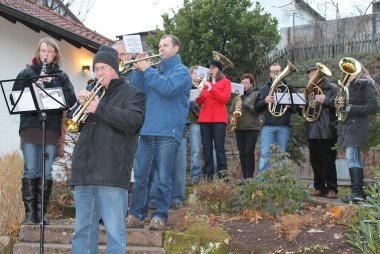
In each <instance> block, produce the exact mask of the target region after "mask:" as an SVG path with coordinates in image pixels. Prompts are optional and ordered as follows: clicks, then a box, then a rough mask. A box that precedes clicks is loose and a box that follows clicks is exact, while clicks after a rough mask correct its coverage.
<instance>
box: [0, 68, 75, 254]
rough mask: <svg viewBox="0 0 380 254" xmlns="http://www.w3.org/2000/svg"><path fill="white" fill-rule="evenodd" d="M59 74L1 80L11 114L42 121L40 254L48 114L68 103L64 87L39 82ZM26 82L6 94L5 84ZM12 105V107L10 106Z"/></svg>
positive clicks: (42, 232) (64, 107)
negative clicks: (32, 114) (31, 114)
mask: <svg viewBox="0 0 380 254" xmlns="http://www.w3.org/2000/svg"><path fill="white" fill-rule="evenodd" d="M56 76H57V74H53V75H43V76H34V77H31V76H30V75H29V76H26V77H23V78H16V79H8V80H0V86H1V90H2V92H3V95H4V99H5V102H6V104H7V108H8V111H9V114H11V115H14V114H22V113H24V112H36V113H37V114H38V116H39V118H40V120H41V125H42V152H41V161H42V163H41V164H42V167H41V177H42V180H41V181H42V183H41V184H42V193H41V199H42V202H41V220H40V254H43V253H44V232H45V222H44V217H45V213H44V208H45V207H44V206H45V204H44V200H45V193H44V192H45V158H46V157H47V154H46V153H45V136H46V119H47V116H46V112H47V111H50V110H67V109H68V107H67V103H66V98H65V94H64V93H63V89H62V87H52V88H44V87H42V86H41V85H40V84H39V82H37V81H39V80H42V79H43V78H54V77H56ZM22 80H24V81H26V83H27V86H25V87H23V88H22V90H20V91H11V92H10V94H9V97H8V96H7V94H6V91H5V89H4V86H3V83H7V82H12V83H13V82H15V81H22ZM10 105H12V107H11V106H10Z"/></svg>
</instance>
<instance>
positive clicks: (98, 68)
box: [94, 65, 108, 73]
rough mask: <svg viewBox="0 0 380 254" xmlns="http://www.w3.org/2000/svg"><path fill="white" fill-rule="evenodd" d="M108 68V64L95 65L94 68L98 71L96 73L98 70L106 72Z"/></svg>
mask: <svg viewBox="0 0 380 254" xmlns="http://www.w3.org/2000/svg"><path fill="white" fill-rule="evenodd" d="M107 69H108V66H106V65H103V66H99V67H95V68H94V72H96V73H98V72H100V71H101V72H104V71H105V70H107Z"/></svg>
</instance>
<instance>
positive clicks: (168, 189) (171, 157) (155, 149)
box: [130, 135, 179, 221]
mask: <svg viewBox="0 0 380 254" xmlns="http://www.w3.org/2000/svg"><path fill="white" fill-rule="evenodd" d="M178 145H179V144H178V141H177V140H176V139H175V138H174V137H160V136H146V135H144V136H140V139H139V141H138V145H137V152H136V159H135V169H134V178H135V183H134V186H133V193H132V204H131V208H130V214H132V215H133V216H135V217H137V218H138V219H140V220H144V219H145V217H146V216H147V213H148V199H149V182H150V181H149V180H150V178H152V177H153V176H154V173H153V172H154V171H158V188H157V192H156V211H155V212H154V213H153V214H152V217H159V218H160V219H162V220H164V221H166V220H167V218H168V210H169V208H170V205H171V202H172V178H171V176H172V171H173V168H174V163H175V158H176V154H177V149H178ZM153 162H154V167H153V166H152V163H153ZM152 171H153V172H152Z"/></svg>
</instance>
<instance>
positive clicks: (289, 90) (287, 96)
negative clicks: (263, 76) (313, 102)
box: [275, 85, 307, 108]
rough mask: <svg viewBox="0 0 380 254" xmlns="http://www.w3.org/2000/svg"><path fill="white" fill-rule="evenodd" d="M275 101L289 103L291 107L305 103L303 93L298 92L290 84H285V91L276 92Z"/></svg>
mask: <svg viewBox="0 0 380 254" xmlns="http://www.w3.org/2000/svg"><path fill="white" fill-rule="evenodd" d="M275 101H276V103H277V104H280V105H290V106H291V108H293V107H294V106H305V105H306V104H307V102H306V98H305V95H304V93H298V92H297V91H295V89H294V87H293V86H292V85H286V89H285V91H281V92H276V93H275Z"/></svg>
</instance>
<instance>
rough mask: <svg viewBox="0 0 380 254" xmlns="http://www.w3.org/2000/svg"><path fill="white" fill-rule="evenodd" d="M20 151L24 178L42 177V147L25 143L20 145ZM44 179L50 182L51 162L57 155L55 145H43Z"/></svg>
mask: <svg viewBox="0 0 380 254" xmlns="http://www.w3.org/2000/svg"><path fill="white" fill-rule="evenodd" d="M21 150H22V153H23V156H24V178H28V179H32V178H39V177H42V164H41V159H42V145H39V144H32V143H26V144H22V146H21ZM45 153H47V154H48V155H47V157H45V179H47V180H51V179H52V175H51V172H52V170H53V161H54V159H55V156H56V155H57V146H56V145H45Z"/></svg>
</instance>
